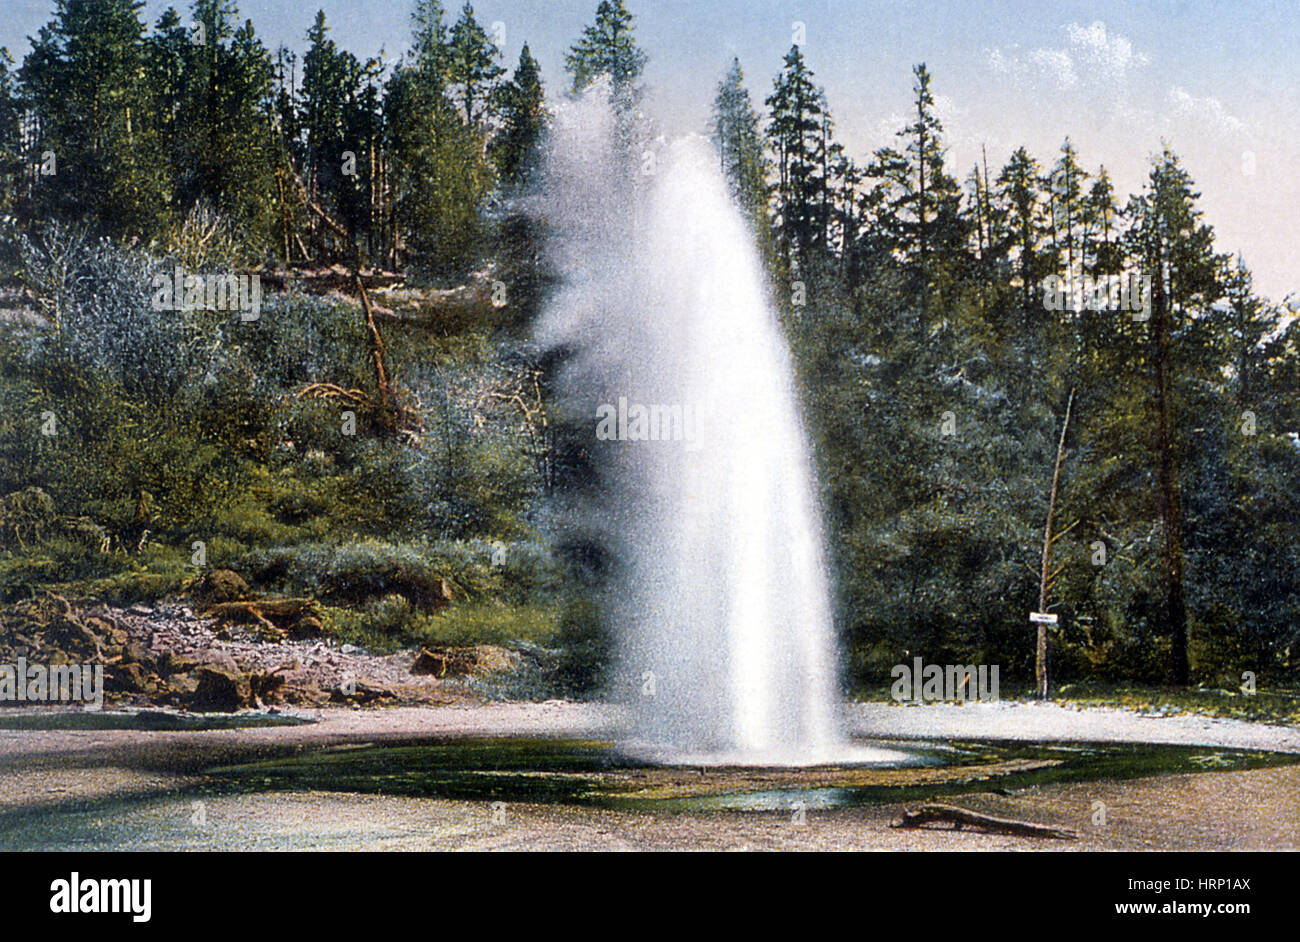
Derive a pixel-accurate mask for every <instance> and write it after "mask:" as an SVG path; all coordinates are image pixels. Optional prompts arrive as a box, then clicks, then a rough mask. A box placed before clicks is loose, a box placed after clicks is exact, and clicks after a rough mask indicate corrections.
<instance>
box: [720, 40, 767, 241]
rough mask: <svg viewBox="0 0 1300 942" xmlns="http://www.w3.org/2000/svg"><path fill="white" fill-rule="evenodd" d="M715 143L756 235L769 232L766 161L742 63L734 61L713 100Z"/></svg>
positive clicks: (735, 195)
mask: <svg viewBox="0 0 1300 942" xmlns="http://www.w3.org/2000/svg"><path fill="white" fill-rule="evenodd" d="M712 133H713V142H714V144H715V146H716V147H717V148H718V159H719V161H721V166H722V172H723V174H725V175H726V178H727V182H728V183H729V184H730V186H731V193H732V196H733V197H734V198H735V200H736V203H737V204H738V205H739V206H740V207H741V209H742V210H743V211H744V213H745V215H746V217H747V218H748V219H749V221H750V225H751V226H753V228H754V230H755V234H756V235H759V236H762V235H763V234H765V233H766V230H767V202H768V190H767V158H766V156H765V155H764V153H763V136H762V131H761V130H760V128H759V118H758V113H757V112H756V111H755V110H754V106H753V104H752V102H751V101H750V98H749V91H748V90H747V89H746V88H745V76H744V73H743V72H742V71H741V68H740V60H739V59H733V60H732V63H731V68H730V69H729V70H728V71H727V75H726V77H725V78H723V80H722V82H721V83H720V84H719V85H718V92H717V94H716V95H715V96H714V99H713V122H712Z"/></svg>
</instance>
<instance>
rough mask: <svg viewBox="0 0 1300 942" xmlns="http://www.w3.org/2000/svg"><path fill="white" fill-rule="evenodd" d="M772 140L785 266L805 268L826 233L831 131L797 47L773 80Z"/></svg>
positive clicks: (819, 94)
mask: <svg viewBox="0 0 1300 942" xmlns="http://www.w3.org/2000/svg"><path fill="white" fill-rule="evenodd" d="M766 104H767V106H768V109H769V120H768V127H767V139H768V143H769V145H770V146H771V148H772V150H773V152H774V155H775V163H776V191H775V206H774V209H775V220H774V226H775V229H776V233H777V243H778V246H779V248H780V250H781V253H782V255H783V257H784V260H785V263H786V265H787V266H788V267H789V268H790V269H791V270H794V269H801V270H802V269H806V268H807V267H808V266H809V264H810V263H811V262H812V260H813V252H814V250H815V249H816V248H818V247H820V246H821V245H822V238H823V235H824V233H825V223H824V208H825V202H824V196H825V192H826V187H827V185H828V183H827V181H826V179H825V166H824V162H823V156H824V155H823V148H824V146H825V139H826V132H827V123H826V122H827V121H828V116H827V107H826V96H825V93H824V92H823V91H822V90H821V89H820V88H819V87H817V85H816V84H815V83H814V76H813V73H812V70H811V69H809V68H808V64H807V62H806V61H805V60H804V56H803V50H801V49H800V48H799V46H798V45H794V46H791V47H790V51H789V52H788V53H786V56H785V61H784V64H783V66H782V68H781V72H780V73H779V74H778V75H777V77H776V79H775V81H774V82H773V88H772V94H771V95H770V96H768V98H767V101H766Z"/></svg>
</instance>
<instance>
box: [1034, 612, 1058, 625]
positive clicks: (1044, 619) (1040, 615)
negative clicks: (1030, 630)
mask: <svg viewBox="0 0 1300 942" xmlns="http://www.w3.org/2000/svg"><path fill="white" fill-rule="evenodd" d="M1029 620H1030V621H1031V622H1033V623H1034V624H1036V625H1055V624H1056V616H1055V615H1053V614H1052V613H1051V612H1030V613H1029Z"/></svg>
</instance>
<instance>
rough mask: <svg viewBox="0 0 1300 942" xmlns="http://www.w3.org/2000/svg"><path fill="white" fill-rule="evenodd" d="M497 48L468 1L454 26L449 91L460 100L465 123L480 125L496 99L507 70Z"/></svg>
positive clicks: (449, 52)
mask: <svg viewBox="0 0 1300 942" xmlns="http://www.w3.org/2000/svg"><path fill="white" fill-rule="evenodd" d="M498 55H499V54H498V52H497V47H496V45H495V44H494V43H493V42H492V40H491V39H489V38H488V34H487V33H486V32H485V31H484V29H483V27H482V26H480V25H479V23H478V20H476V19H475V18H474V8H473V6H471V5H470V4H469V3H468V2H467V3H466V4H465V7H464V9H462V10H461V14H460V19H458V20H457V21H456V23H455V25H454V26H452V28H451V34H450V36H449V38H448V42H447V53H446V63H447V73H446V74H447V82H448V86H449V87H448V91H449V92H450V94H451V95H452V96H453V98H454V99H456V100H458V101H459V102H460V107H461V113H462V114H463V115H464V116H465V123H466V124H468V125H470V126H471V127H474V128H477V127H478V126H479V124H480V123H481V122H482V120H483V117H484V112H485V111H486V110H487V109H488V108H489V107H490V106H491V104H492V102H493V97H494V96H493V92H494V91H495V89H496V87H497V82H498V80H499V79H500V78H501V76H502V75H504V74H505V71H506V70H505V69H504V68H502V67H501V66H500V65H499V64H498V63H497V57H498Z"/></svg>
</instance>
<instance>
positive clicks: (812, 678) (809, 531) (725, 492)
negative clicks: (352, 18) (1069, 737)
mask: <svg viewBox="0 0 1300 942" xmlns="http://www.w3.org/2000/svg"><path fill="white" fill-rule="evenodd" d="M614 126H615V122H614V120H613V118H612V117H611V115H610V113H609V108H608V106H607V105H606V104H605V100H604V97H603V95H602V94H601V93H600V92H596V93H594V94H589V95H588V96H586V98H584V99H583V100H581V101H578V102H574V103H570V104H568V105H566V106H565V107H563V108H562V109H560V112H559V114H558V115H557V118H556V122H555V127H554V129H553V134H552V146H551V154H550V159H549V167H548V173H547V175H546V178H545V180H546V182H545V188H546V191H547V192H546V196H545V198H544V199H545V205H546V207H547V210H548V224H549V227H550V231H551V233H552V237H553V257H554V261H555V265H556V268H557V269H558V271H559V274H560V276H561V279H562V284H563V287H562V288H561V290H560V291H559V292H558V294H557V296H556V297H555V298H554V299H553V301H552V303H551V304H550V305H549V308H548V311H547V314H546V316H545V317H544V319H543V327H542V331H541V339H542V340H543V342H544V343H548V344H550V345H553V346H555V347H563V348H564V349H565V350H566V351H568V353H569V360H568V362H567V363H566V366H565V369H564V370H563V372H562V374H561V377H560V379H561V388H562V390H563V391H564V392H565V394H566V395H567V397H568V400H569V402H570V403H571V407H572V409H573V410H574V412H575V413H577V414H579V415H581V414H583V413H585V415H586V416H587V417H589V418H590V427H591V431H592V442H591V444H592V447H593V449H594V448H596V447H597V446H600V447H601V448H603V449H607V451H605V452H603V454H604V456H605V461H606V469H607V472H608V473H607V478H606V481H605V482H604V485H603V492H602V495H601V501H602V503H601V505H600V508H599V513H600V514H602V515H603V517H604V520H605V524H604V531H605V534H606V536H607V537H608V539H610V541H611V542H613V543H614V544H615V545H616V546H617V547H618V549H619V553H618V555H619V558H620V560H621V569H620V572H619V577H618V579H617V580H616V585H615V586H614V588H613V589H612V591H611V592H610V593H609V595H608V598H607V600H606V604H605V610H606V612H607V614H608V616H609V617H610V619H611V620H612V623H613V624H614V626H615V629H616V634H617V638H618V652H617V654H618V668H617V676H618V682H617V684H616V686H617V687H618V689H619V692H620V694H621V697H622V699H623V700H624V701H625V702H626V704H627V706H628V710H627V715H628V720H629V722H628V724H627V729H626V734H625V742H624V748H625V750H626V751H628V752H630V753H631V754H634V755H637V756H640V757H644V758H649V759H652V760H655V761H661V762H665V763H678V762H686V763H692V764H744V765H807V764H817V763H832V762H854V763H862V762H872V761H882V762H884V761H893V760H896V759H897V756H894V755H892V754H890V753H887V752H881V751H876V750H871V749H869V748H866V747H861V746H859V747H850V746H849V744H848V741H847V739H846V737H845V736H844V735H843V733H842V731H841V724H840V719H839V716H838V693H839V691H838V682H837V652H836V643H835V638H834V632H833V626H832V617H831V605H830V587H829V584H828V578H827V575H826V562H825V558H824V549H823V537H822V532H821V524H820V517H819V512H818V508H817V503H816V497H815V490H814V482H813V476H812V463H811V460H810V455H809V451H808V446H807V443H806V435H805V432H804V428H803V424H802V422H801V419H800V415H799V410H798V407H797V402H796V395H795V386H794V378H793V370H792V367H791V363H790V358H789V354H788V351H787V349H786V346H785V343H784V339H783V337H782V334H781V330H780V327H779V324H778V321H777V317H776V314H775V312H774V310H773V307H772V305H771V304H770V302H769V300H768V298H767V295H766V288H765V282H764V274H763V268H762V264H761V261H760V257H759V253H758V251H757V249H756V247H755V245H754V240H753V238H752V236H751V234H750V232H749V231H748V230H747V228H746V225H745V223H744V221H743V218H742V216H741V214H740V212H739V211H738V209H737V208H736V206H735V205H734V204H733V201H732V199H731V197H730V194H729V192H728V187H727V184H726V181H725V179H724V177H723V176H722V174H721V172H720V171H719V169H718V157H717V154H716V152H715V151H714V150H713V148H712V146H711V145H710V143H709V142H708V141H706V140H705V139H703V138H700V137H687V138H683V139H681V140H678V141H675V142H672V143H670V144H659V145H656V146H657V150H656V152H655V153H656V156H655V159H654V160H653V161H651V162H649V164H648V165H649V166H653V169H654V172H653V173H652V174H647V175H645V176H643V177H642V178H640V179H636V178H635V177H634V176H633V175H631V174H629V173H628V172H627V170H626V166H627V159H626V157H623V156H620V155H621V154H622V153H623V151H620V148H619V146H618V145H617V144H616V143H615V141H616V140H617V138H618V135H616V134H613V133H611V131H612V129H613V128H614ZM629 403H630V404H632V405H631V406H629V405H628V404H629ZM616 404H617V408H616ZM633 407H639V410H640V411H639V412H637V413H636V414H631V413H630V411H629V410H631V409H632V408H633ZM675 414H681V415H688V414H689V415H692V416H693V417H694V422H693V434H690V435H684V434H677V429H676V428H675V427H674V426H672V425H671V421H672V416H674V415H675ZM615 415H617V421H616V422H615V421H613V419H612V417H613V416H615ZM660 420H662V421H668V422H669V423H670V424H669V427H668V428H669V430H668V432H667V433H666V434H665V432H664V430H663V428H662V427H661V425H660V424H659V421H660ZM638 421H640V423H641V425H640V426H639V427H638V424H637V423H638ZM611 429H617V434H613V435H611V434H610V431H611ZM602 431H603V434H600V432H602ZM587 512H588V513H589V514H590V513H595V512H596V511H593V510H592V508H591V506H590V505H589V506H588V508H587Z"/></svg>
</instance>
